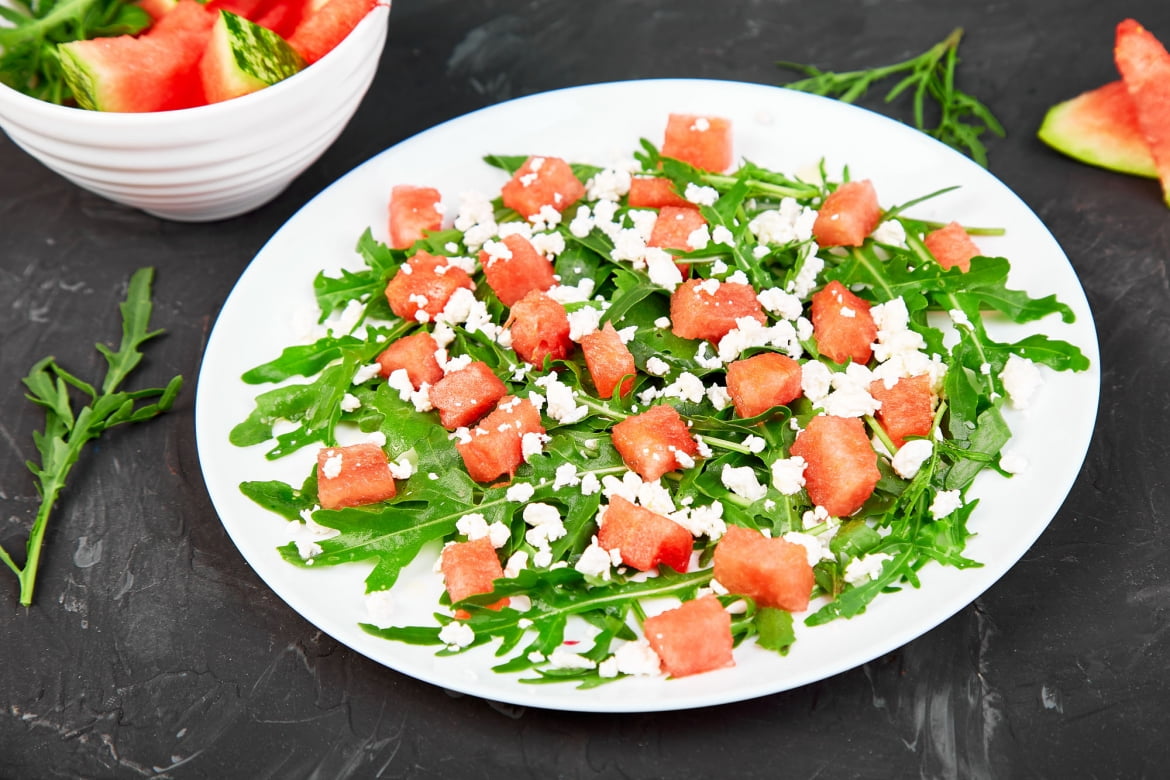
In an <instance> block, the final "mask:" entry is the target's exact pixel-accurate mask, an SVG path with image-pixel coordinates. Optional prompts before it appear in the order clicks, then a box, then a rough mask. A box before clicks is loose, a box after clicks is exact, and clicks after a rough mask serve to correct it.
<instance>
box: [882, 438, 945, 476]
mask: <svg viewBox="0 0 1170 780" xmlns="http://www.w3.org/2000/svg"><path fill="white" fill-rule="evenodd" d="M933 452H934V445H933V444H932V443H931V442H930V441H929V440H927V439H911V440H910V441H908V442H906V443H905V444H903V445H902V447H901V448H900V449H899V450H898V452H897V453H896V454H895V455H894V457H893V459H891V460H890V465H891V466H893V468H894V471H895V472H897V474H898V476H899V477H901V478H902V479H913V478H914V475H915V474H917V473H918V470H919V469H920V468H922V464H923V463H925V462H926V461H927V460H929V459H930V456H931V454H932V453H933Z"/></svg>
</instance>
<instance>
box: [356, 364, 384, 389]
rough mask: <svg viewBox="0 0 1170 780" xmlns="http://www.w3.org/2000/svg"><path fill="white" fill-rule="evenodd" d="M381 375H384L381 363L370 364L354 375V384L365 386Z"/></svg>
mask: <svg viewBox="0 0 1170 780" xmlns="http://www.w3.org/2000/svg"><path fill="white" fill-rule="evenodd" d="M380 373H382V364H381V363H370V364H368V365H364V366H362V367H361V368H359V369H358V370H357V371H356V372H355V373H354V375H353V382H352V384H355V385H364V384H365V383H366V382H369V381H370V380H371V379H373V378H374V377H376V376H378V374H380Z"/></svg>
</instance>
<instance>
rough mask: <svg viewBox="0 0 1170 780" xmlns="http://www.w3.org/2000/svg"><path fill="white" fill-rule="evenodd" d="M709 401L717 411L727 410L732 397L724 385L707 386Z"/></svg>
mask: <svg viewBox="0 0 1170 780" xmlns="http://www.w3.org/2000/svg"><path fill="white" fill-rule="evenodd" d="M707 400H708V401H710V402H711V405H712V406H714V407H715V409H716V410H719V409H726V408H727V406H728V405H729V404H730V403H731V396H730V395H729V394H728V392H727V388H726V387H724V386H723V385H714V384H713V385H708V386H707Z"/></svg>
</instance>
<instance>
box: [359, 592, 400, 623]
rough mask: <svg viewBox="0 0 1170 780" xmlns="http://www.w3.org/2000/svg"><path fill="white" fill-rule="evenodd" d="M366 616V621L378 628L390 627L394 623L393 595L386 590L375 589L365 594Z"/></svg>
mask: <svg viewBox="0 0 1170 780" xmlns="http://www.w3.org/2000/svg"><path fill="white" fill-rule="evenodd" d="M365 602H366V617H367V618H368V622H369V623H371V624H373V625H375V626H377V627H378V628H390V627H391V626H392V625H394V614H395V612H396V608H395V607H396V605H395V603H394V597H393V596H391V595H390V591H388V590H375V591H371V592H370V593H367V594H366V598H365Z"/></svg>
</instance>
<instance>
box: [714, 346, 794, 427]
mask: <svg viewBox="0 0 1170 780" xmlns="http://www.w3.org/2000/svg"><path fill="white" fill-rule="evenodd" d="M801 392H802V391H801V389H800V363H798V362H796V361H795V360H793V359H792V358H790V357H788V356H787V355H781V354H780V353H778V352H761V353H760V354H758V355H752V356H751V357H749V358H744V359H743V360H736V361H734V362H732V363H730V364H728V366H727V394H728V395H730V396H731V400H732V402H734V403H735V412H736V414H738V415H739V416H740V417H755V416H756V415H757V414H763V413H764V412H766V411H768V410H769V409H771V408H772V407H773V406H782V405H784V404H788V403H791V402H792V401H795V400H796V399H797V398H799V397H800V395H801Z"/></svg>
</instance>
